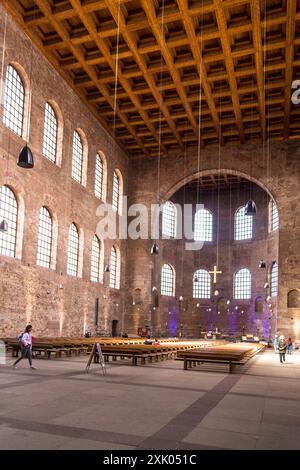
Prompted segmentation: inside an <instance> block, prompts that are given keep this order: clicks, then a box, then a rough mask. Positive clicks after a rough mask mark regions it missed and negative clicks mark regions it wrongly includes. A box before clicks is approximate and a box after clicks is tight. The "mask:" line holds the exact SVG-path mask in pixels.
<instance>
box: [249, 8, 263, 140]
mask: <svg viewBox="0 0 300 470" xmlns="http://www.w3.org/2000/svg"><path fill="white" fill-rule="evenodd" d="M250 8H251V16H252V23H253V44H254V50H255V65H256V77H257V94H258V104H259V114H260V122H261V126H262V129H263V137H264V138H265V93H264V69H263V49H262V37H261V21H260V16H261V14H260V0H252V2H251V4H250Z"/></svg>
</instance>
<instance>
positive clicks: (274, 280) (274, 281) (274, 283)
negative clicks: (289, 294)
mask: <svg viewBox="0 0 300 470" xmlns="http://www.w3.org/2000/svg"><path fill="white" fill-rule="evenodd" d="M270 278H271V296H272V297H276V296H277V294H278V264H277V263H276V261H274V263H272V266H271V276H270Z"/></svg>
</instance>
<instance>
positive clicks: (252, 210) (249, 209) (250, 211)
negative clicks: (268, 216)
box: [245, 199, 257, 215]
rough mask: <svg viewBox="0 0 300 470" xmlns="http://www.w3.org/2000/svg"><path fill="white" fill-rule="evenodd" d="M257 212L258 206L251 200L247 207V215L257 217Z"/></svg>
mask: <svg viewBox="0 0 300 470" xmlns="http://www.w3.org/2000/svg"><path fill="white" fill-rule="evenodd" d="M256 212H257V211H256V204H255V202H254V201H253V200H252V199H250V200H249V201H248V202H247V204H246V207H245V215H256Z"/></svg>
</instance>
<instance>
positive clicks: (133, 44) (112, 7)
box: [106, 0, 184, 148]
mask: <svg viewBox="0 0 300 470" xmlns="http://www.w3.org/2000/svg"><path fill="white" fill-rule="evenodd" d="M106 6H107V8H108V9H109V11H110V13H111V15H112V17H113V18H114V20H115V21H116V23H117V24H118V23H119V26H120V29H121V32H122V34H123V38H124V39H125V41H126V43H127V45H128V47H129V49H130V51H131V52H132V56H133V58H134V59H135V61H136V63H137V65H138V66H139V68H140V70H141V72H142V76H143V77H144V79H145V81H146V83H147V84H148V86H149V91H151V92H152V95H153V97H154V99H155V100H156V102H157V104H158V105H159V107H160V109H161V112H162V114H163V115H164V117H165V119H166V120H167V122H168V125H169V127H170V129H171V131H172V132H173V134H174V135H175V137H176V139H177V142H178V143H179V145H180V147H181V148H184V146H183V144H182V141H181V138H180V135H179V134H178V132H177V130H176V126H175V124H174V121H173V120H172V117H171V115H170V112H169V110H168V108H167V106H166V105H165V104H164V102H163V98H162V95H161V93H159V91H158V89H157V86H156V83H155V81H154V78H153V77H152V75H149V70H151V67H148V66H147V63H146V60H145V58H144V57H143V56H142V55H141V54H140V53H139V51H138V48H137V41H136V38H135V37H134V36H133V34H132V33H130V32H127V29H126V21H125V18H124V15H123V13H122V11H121V10H120V11H119V9H118V7H117V5H116V4H115V3H114V2H111V1H110V0H106ZM165 68H167V67H165ZM151 72H152V73H153V70H152V71H151Z"/></svg>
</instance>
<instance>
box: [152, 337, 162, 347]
mask: <svg viewBox="0 0 300 470" xmlns="http://www.w3.org/2000/svg"><path fill="white" fill-rule="evenodd" d="M152 344H153V345H154V346H159V345H160V342H159V341H158V339H157V338H155V340H154V341H153V343H152Z"/></svg>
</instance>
